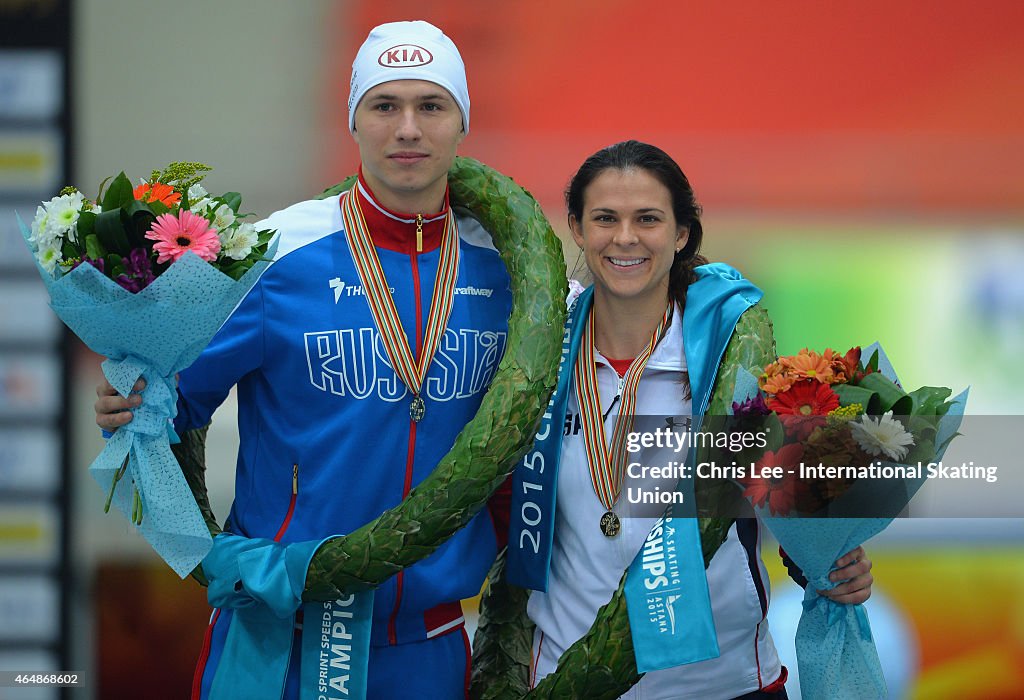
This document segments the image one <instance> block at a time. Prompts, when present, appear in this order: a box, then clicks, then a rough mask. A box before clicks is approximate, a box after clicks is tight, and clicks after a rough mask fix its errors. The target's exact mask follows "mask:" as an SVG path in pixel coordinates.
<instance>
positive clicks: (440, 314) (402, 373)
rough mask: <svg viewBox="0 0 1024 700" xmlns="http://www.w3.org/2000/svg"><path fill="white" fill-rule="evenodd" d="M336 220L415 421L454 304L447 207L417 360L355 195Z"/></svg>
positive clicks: (451, 221)
mask: <svg viewBox="0 0 1024 700" xmlns="http://www.w3.org/2000/svg"><path fill="white" fill-rule="evenodd" d="M341 215H342V219H343V220H344V222H345V234H346V237H347V239H348V244H349V248H350V249H351V251H352V259H353V261H354V262H355V265H356V271H357V272H358V273H359V280H360V281H361V282H362V283H363V289H365V290H366V294H365V295H364V296H365V297H366V301H367V302H368V303H369V305H370V312H371V313H372V314H373V320H374V322H375V323H376V324H377V329H378V330H379V331H380V334H381V338H382V340H383V342H384V350H385V351H386V352H387V354H388V359H389V360H391V366H392V367H394V368H395V373H396V374H397V375H398V377H399V378H400V379H401V380H402V382H404V383H405V385H406V386H407V387H408V388H409V390H410V391H411V392H412V395H413V398H412V404H411V405H410V406H409V416H410V418H412V420H413V421H415V422H419V421H420V420H421V419H422V418H423V414H424V412H425V410H426V408H425V405H424V403H423V398H422V397H421V396H420V393H421V391H422V388H423V379H424V378H425V377H426V375H427V369H428V368H429V367H430V363H431V362H432V361H433V359H434V354H435V353H436V352H437V348H438V346H439V345H440V344H441V337H442V336H443V335H444V331H445V328H446V327H447V326H448V319H449V317H450V316H451V313H452V303H453V300H454V299H455V282H456V277H457V276H458V270H459V240H458V239H459V232H458V228H457V226H456V224H455V217H454V216H453V215H452V210H451V207H449V208H448V213H447V215H446V216H445V220H444V232H443V233H442V234H441V252H440V256H441V257H440V261H439V262H438V267H437V278H436V280H435V282H434V293H433V295H432V296H431V299H430V313H429V314H428V316H427V329H426V334H425V336H424V338H423V347H422V348H421V350H420V356H419V359H418V360H414V359H413V356H412V350H411V349H410V347H409V339H408V337H407V336H406V334H405V331H404V329H403V328H402V320H401V319H400V318H399V317H398V310H397V309H396V308H395V301H394V299H392V297H391V292H390V291H389V290H388V283H387V280H386V279H385V277H384V268H383V267H381V264H380V258H379V257H378V256H377V249H376V248H374V246H373V241H372V240H371V239H370V232H369V229H368V228H367V225H366V218H365V217H364V216H363V210H362V207H361V206H360V204H359V196H358V195H357V194H356V192H355V190H352V191H350V192H349V193H348V194H347V195H346V196H345V197H344V198H343V200H342V203H341Z"/></svg>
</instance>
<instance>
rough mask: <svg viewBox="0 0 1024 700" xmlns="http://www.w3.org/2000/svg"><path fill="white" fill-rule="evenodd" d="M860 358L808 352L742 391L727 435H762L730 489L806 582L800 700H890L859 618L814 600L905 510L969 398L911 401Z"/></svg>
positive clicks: (771, 368)
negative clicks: (841, 565)
mask: <svg viewBox="0 0 1024 700" xmlns="http://www.w3.org/2000/svg"><path fill="white" fill-rule="evenodd" d="M865 354H866V355H867V356H868V358H869V359H868V360H867V361H866V362H863V361H862V353H861V349H860V348H853V349H851V350H850V351H849V352H847V353H846V354H845V355H840V354H839V353H837V352H835V351H833V350H831V349H826V350H825V351H824V352H823V353H820V354H819V353H817V352H814V351H811V350H807V349H804V350H801V351H800V352H799V353H798V354H796V355H790V356H783V357H779V359H778V360H776V361H775V362H772V363H771V364H769V365H768V366H767V367H765V369H764V372H763V374H762V375H761V376H760V377H759V378H757V379H755V378H754V377H753V376H752V375H751V374H749V373H747V372H745V371H744V372H742V373H741V374H740V375H739V376H738V377H737V381H736V388H735V400H734V403H733V404H732V418H731V422H732V430H734V431H735V430H744V431H749V430H755V431H758V432H760V433H761V434H763V435H764V436H765V440H764V441H763V442H764V443H765V445H766V446H765V447H764V448H762V449H761V450H760V452H761V454H760V455H759V456H755V458H752V459H750V460H749V461H747V460H744V461H743V462H741V463H742V464H746V465H749V469H747V470H744V471H743V473H742V474H737V478H736V479H735V482H736V483H737V484H739V486H740V488H742V490H743V495H744V496H745V497H746V500H747V501H748V502H749V503H750V505H752V506H753V507H754V510H755V512H756V513H757V515H758V517H759V518H761V520H762V522H764V523H765V525H766V526H767V527H768V529H769V530H770V531H771V532H772V534H773V535H774V536H775V538H776V539H777V540H778V542H779V544H780V546H781V547H782V549H783V550H784V551H785V552H786V553H787V554H788V556H789V557H790V558H791V559H792V560H793V561H794V562H795V563H796V564H797V566H799V567H800V569H801V570H802V571H803V573H804V575H805V576H806V577H807V580H808V582H809V583H808V585H807V588H806V592H805V595H804V612H803V614H802V615H801V618H800V624H799V627H798V630H797V638H796V648H797V661H798V664H799V666H800V683H801V690H802V693H803V695H804V697H830V698H861V697H885V695H886V688H885V681H884V678H883V677H882V673H881V666H880V664H879V661H878V655H877V652H876V650H875V646H874V641H873V639H872V637H871V628H870V626H869V624H868V619H867V614H866V612H865V610H864V609H863V606H861V605H852V606H851V605H840V604H838V603H835V602H833V601H831V600H829V599H828V598H825V597H823V596H820V595H819V594H818V593H817V591H818V590H826V589H829V588H832V587H834V586H835V585H837V584H835V583H832V582H830V581H829V580H828V575H829V573H830V572H831V571H832V570H833V568H834V563H835V561H836V560H837V559H839V558H840V557H841V556H842V555H844V554H845V553H847V552H849V551H851V550H853V549H855V548H856V547H857V546H859V545H861V544H862V543H863V542H865V541H866V540H867V539H869V538H870V537H872V536H874V535H876V534H878V533H879V532H881V531H882V530H883V529H885V528H886V527H887V526H888V525H889V523H890V522H891V521H892V519H893V518H894V517H896V516H897V515H898V514H899V513H900V511H901V510H902V509H903V508H904V507H905V506H906V505H907V503H908V502H909V500H910V499H911V498H912V497H913V496H914V494H915V493H916V492H917V490H918V489H919V488H920V486H921V485H922V484H923V483H924V481H925V479H926V478H927V465H928V464H930V463H934V462H937V461H939V460H941V458H942V455H943V453H944V451H945V449H946V447H947V446H948V445H949V443H950V441H951V440H952V439H953V438H954V437H955V436H956V435H957V432H956V431H957V428H958V427H959V425H960V420H961V418H962V416H963V410H964V404H965V402H966V394H967V393H966V391H965V392H964V393H962V394H961V395H959V396H957V397H955V398H953V399H950V398H949V397H950V395H951V393H952V392H951V391H950V390H949V389H947V388H941V387H922V388H920V389H917V390H915V391H912V392H910V393H907V392H905V391H904V390H903V389H902V388H901V386H900V384H899V382H898V380H897V378H896V375H895V373H894V372H893V370H892V366H891V365H890V364H889V362H888V360H887V358H886V357H885V354H884V353H883V352H882V350H881V348H879V347H877V345H876V346H873V347H872V348H869V349H868V352H867V353H865ZM747 456H748V457H749V456H750V455H747ZM732 459H735V457H732Z"/></svg>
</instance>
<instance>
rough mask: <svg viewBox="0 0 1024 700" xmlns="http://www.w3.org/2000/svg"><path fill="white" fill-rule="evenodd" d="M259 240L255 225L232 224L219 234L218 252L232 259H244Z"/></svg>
mask: <svg viewBox="0 0 1024 700" xmlns="http://www.w3.org/2000/svg"><path fill="white" fill-rule="evenodd" d="M258 242H259V236H258V235H257V233H256V227H255V226H253V225H252V224H249V223H243V224H239V225H238V226H233V227H231V228H229V229H227V230H224V232H223V233H222V234H221V236H220V254H221V255H223V256H225V257H228V258H231V259H232V260H244V259H245V258H246V257H247V256H248V255H249V253H251V252H252V249H253V246H255V245H256V244H257V243H258Z"/></svg>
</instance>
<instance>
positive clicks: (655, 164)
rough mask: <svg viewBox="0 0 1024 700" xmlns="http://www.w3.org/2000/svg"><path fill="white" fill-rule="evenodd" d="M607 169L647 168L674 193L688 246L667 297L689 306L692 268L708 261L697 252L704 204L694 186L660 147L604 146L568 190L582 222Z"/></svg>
mask: <svg viewBox="0 0 1024 700" xmlns="http://www.w3.org/2000/svg"><path fill="white" fill-rule="evenodd" d="M605 170H644V171H646V172H648V173H650V174H651V175H653V176H654V177H655V178H657V179H658V182H660V183H661V184H663V185H664V186H665V188H666V189H668V191H669V194H670V195H671V196H672V213H673V214H674V215H675V218H676V223H677V224H681V225H682V226H685V227H686V229H687V231H689V238H687V241H686V245H685V246H683V248H682V250H680V251H679V252H678V253H676V255H675V259H674V260H673V261H672V269H671V270H670V271H669V275H668V296H669V298H670V299H672V300H673V301H675V302H676V303H677V304H678V305H679V308H683V307H684V306H685V305H686V288H687V287H689V286H690V283H691V282H692V281H693V276H694V274H693V270H694V268H695V267H697V266H698V265H703V264H705V263H706V262H707V260H706V259H704V258H703V257H701V256H700V255H698V253H699V251H700V244H701V242H702V240H703V239H704V229H703V228H702V227H701V224H700V214H701V207H700V205H699V204H698V203H697V200H696V199H695V198H694V196H693V188H692V187H690V181H689V180H687V179H686V175H685V174H683V171H682V169H681V168H680V167H679V165H678V164H677V163H676V162H675V161H674V160H672V157H671V156H670V155H669V154H667V153H665V151H663V150H661V149H660V148H658V147H657V146H652V145H650V144H647V143H641V142H640V141H623V142H622V143H617V144H615V145H612V146H608V147H607V148H602V149H601V150H600V151H598V152H597V153H595V154H594V155H592V156H590V157H589V158H587V159H586V160H585V161H584V162H583V165H581V166H580V169H579V170H578V171H576V174H575V175H574V176H573V178H572V180H570V181H569V186H568V187H567V188H566V190H565V205H566V208H567V209H568V210H569V216H570V217H575V218H576V221H578V222H581V223H582V221H583V196H584V194H586V191H587V188H588V187H589V186H590V183H592V182H593V181H594V180H595V179H596V178H597V176H598V175H600V174H601V173H603V172H604V171H605Z"/></svg>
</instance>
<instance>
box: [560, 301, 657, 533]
mask: <svg viewBox="0 0 1024 700" xmlns="http://www.w3.org/2000/svg"><path fill="white" fill-rule="evenodd" d="M671 316H672V305H671V304H670V305H669V307H668V308H667V309H666V310H665V315H664V316H663V317H662V319H661V323H659V324H658V327H657V328H656V329H655V331H654V335H653V336H651V341H650V342H649V343H648V344H647V347H646V348H644V350H643V352H641V353H640V354H639V355H637V357H636V359H634V360H633V363H632V364H631V365H630V366H629V369H628V370H627V371H626V376H625V377H623V378H622V381H621V383H620V384H619V394H620V398H621V401H622V403H621V404H620V407H619V413H618V415H617V416H615V430H614V431H613V432H612V443H611V447H610V448H609V446H608V441H607V437H606V434H605V429H604V418H603V417H602V415H601V392H600V391H599V390H598V387H597V366H596V362H595V360H594V313H593V311H591V313H590V317H589V318H588V319H587V327H586V330H584V333H583V341H582V343H581V344H580V345H581V347H580V352H579V355H578V356H577V358H576V372H575V374H576V397H577V399H578V401H579V404H580V417H581V420H582V423H583V440H584V443H585V445H586V448H587V462H588V465H589V467H590V480H591V483H593V485H594V493H596V494H597V497H598V499H599V500H600V501H601V504H602V505H603V506H604V507H605V509H606V512H605V514H604V515H602V516H601V522H600V523H599V525H600V527H601V532H602V533H604V535H605V536H606V537H615V536H616V535H617V534H619V530H620V528H621V524H620V522H619V516H618V515H616V514H615V512H614V511H613V510H612V508H613V507H614V506H615V502H616V501H617V500H618V499H619V493H620V491H621V490H622V479H623V477H624V476H625V473H626V436H627V435H628V434H629V432H630V431H631V430H632V429H633V413H634V410H635V408H636V391H637V387H639V386H640V375H642V374H643V371H644V367H646V366H647V360H649V359H650V357H651V353H652V352H654V347H655V346H656V345H657V344H658V341H659V340H661V336H662V334H663V333H664V332H665V327H666V326H667V325H668V321H669V319H670V318H671Z"/></svg>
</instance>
